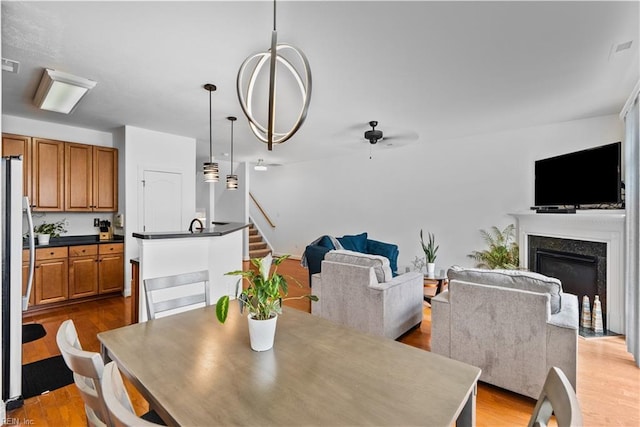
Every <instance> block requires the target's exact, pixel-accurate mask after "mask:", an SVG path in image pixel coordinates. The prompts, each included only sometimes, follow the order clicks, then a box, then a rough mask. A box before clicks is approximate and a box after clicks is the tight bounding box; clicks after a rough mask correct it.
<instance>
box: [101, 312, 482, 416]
mask: <svg viewBox="0 0 640 427" xmlns="http://www.w3.org/2000/svg"><path fill="white" fill-rule="evenodd" d="M247 323H248V322H247V319H246V312H245V315H241V314H240V313H239V310H238V307H237V304H234V303H233V302H232V304H231V307H230V312H229V317H228V319H227V321H226V323H225V324H224V325H222V324H220V323H218V321H217V319H216V316H215V306H209V307H205V308H199V309H195V310H191V311H188V312H184V313H179V314H175V315H172V316H168V317H164V318H160V319H156V320H151V321H148V322H145V323H138V324H133V325H130V326H125V327H123V328H119V329H115V330H111V331H107V332H102V333H100V334H98V339H99V340H100V342H101V345H102V347H103V354H105V355H107V356H108V358H110V359H112V360H115V361H116V363H117V364H118V367H119V368H120V370H121V371H122V372H123V374H124V375H125V376H126V377H128V378H129V380H131V381H132V382H133V384H134V385H135V386H136V387H137V388H138V389H139V390H140V392H141V393H142V395H143V396H144V397H145V398H146V399H147V400H148V401H149V402H150V405H151V407H153V408H154V409H156V411H157V412H158V413H159V414H160V415H161V417H163V419H164V420H165V421H166V422H167V423H168V424H170V425H182V426H208V425H260V426H263V425H332V426H333V425H394V426H397V425H428V426H450V425H451V424H452V423H454V422H455V421H456V419H457V418H458V416H459V415H460V413H461V411H462V409H463V407H464V406H465V404H466V403H467V401H468V399H469V396H471V395H472V394H473V399H474V400H473V402H475V394H474V393H475V387H476V383H477V380H478V378H479V376H480V369H478V368H476V367H473V366H470V365H467V364H465V363H462V362H458V361H455V360H452V359H448V358H445V357H442V356H440V355H436V354H433V353H430V352H427V351H424V350H421V349H417V348H414V347H411V346H408V345H405V344H402V343H399V342H396V341H393V340H391V339H388V338H383V337H376V336H372V335H367V334H364V333H361V332H358V331H355V330H353V329H349V328H346V327H343V326H339V325H337V324H334V323H332V322H330V321H328V320H325V319H321V318H319V317H317V316H313V315H311V314H309V313H304V312H301V311H298V310H295V309H288V308H286V307H285V308H284V312H283V314H282V315H280V316H279V317H278V324H277V330H276V337H275V343H274V347H273V348H272V349H271V350H268V351H264V352H256V351H253V350H251V348H250V344H249V334H248V325H247ZM474 410H475V407H474Z"/></svg>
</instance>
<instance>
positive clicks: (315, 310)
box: [311, 273, 322, 316]
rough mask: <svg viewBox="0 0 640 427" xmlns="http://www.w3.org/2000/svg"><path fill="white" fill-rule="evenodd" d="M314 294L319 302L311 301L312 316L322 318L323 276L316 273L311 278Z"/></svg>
mask: <svg viewBox="0 0 640 427" xmlns="http://www.w3.org/2000/svg"><path fill="white" fill-rule="evenodd" d="M311 284H312V288H313V292H312V293H313V294H314V295H315V296H317V297H318V301H311V314H315V315H316V316H320V315H321V313H322V276H321V275H320V273H315V274H313V275H312V276H311Z"/></svg>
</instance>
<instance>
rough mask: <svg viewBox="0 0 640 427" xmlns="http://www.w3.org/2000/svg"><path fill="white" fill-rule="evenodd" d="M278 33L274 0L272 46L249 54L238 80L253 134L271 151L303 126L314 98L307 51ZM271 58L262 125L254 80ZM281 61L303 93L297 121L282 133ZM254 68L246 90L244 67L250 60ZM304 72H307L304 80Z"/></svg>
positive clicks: (241, 98)
mask: <svg viewBox="0 0 640 427" xmlns="http://www.w3.org/2000/svg"><path fill="white" fill-rule="evenodd" d="M277 39H278V34H277V31H276V1H275V0H273V31H272V32H271V48H270V49H269V50H268V51H267V52H259V53H256V54H253V55H251V56H249V57H248V58H247V59H245V60H244V62H243V63H242V65H241V66H240V70H239V71H238V78H237V82H236V86H237V91H238V100H239V101H240V107H242V111H243V112H244V115H245V116H247V119H249V127H250V128H251V131H252V132H253V134H254V135H255V136H256V137H257V138H258V139H259V140H260V141H262V142H264V143H266V144H267V148H268V150H269V151H271V150H272V149H273V144H282V143H283V142H285V141H287V140H288V139H289V138H291V137H292V136H293V135H294V134H295V133H296V132H297V131H298V129H300V126H302V123H304V120H305V119H306V117H307V111H308V110H309V102H310V101H311V70H310V68H309V61H308V60H307V57H306V56H305V54H304V53H303V52H302V51H301V50H300V49H298V48H296V47H294V46H292V45H290V44H286V43H280V44H279V43H278V40H277ZM284 52H293V54H294V55H293V58H297V61H299V64H296V65H301V66H302V73H300V72H298V70H297V69H296V67H295V65H294V64H293V63H292V62H291V61H290V60H289V59H288V58H286V57H285V56H283V53H284ZM267 61H269V111H268V116H267V125H266V126H262V125H261V124H260V123H258V121H257V120H256V119H255V118H254V116H253V107H252V101H253V95H254V93H253V92H254V90H255V83H256V80H257V77H258V74H259V73H260V71H261V70H262V67H263V66H264V65H265V64H266V62H267ZM278 62H280V63H281V64H282V65H284V67H285V68H286V69H287V70H288V71H289V72H290V73H291V74H292V76H293V79H294V80H295V81H296V83H297V85H298V88H299V89H300V95H301V97H302V108H301V110H300V112H299V114H298V117H297V119H296V121H295V122H294V124H293V126H292V127H291V129H290V130H289V131H287V132H285V133H279V132H276V131H275V128H276V71H277V68H276V66H277V63H278ZM254 63H255V66H254V67H253V71H252V72H251V74H250V76H249V79H248V83H247V85H246V90H245V89H244V83H245V78H244V74H245V70H246V69H247V67H249V65H250V64H254ZM301 74H304V81H303V80H302V77H301Z"/></svg>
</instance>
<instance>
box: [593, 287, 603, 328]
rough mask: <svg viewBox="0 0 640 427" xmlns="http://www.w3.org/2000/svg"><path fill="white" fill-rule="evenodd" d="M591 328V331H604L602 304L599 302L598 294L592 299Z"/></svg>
mask: <svg viewBox="0 0 640 427" xmlns="http://www.w3.org/2000/svg"><path fill="white" fill-rule="evenodd" d="M591 329H593V332H604V327H603V325H602V305H601V303H600V297H599V296H598V295H596V296H595V297H594V299H593V314H592V318H591Z"/></svg>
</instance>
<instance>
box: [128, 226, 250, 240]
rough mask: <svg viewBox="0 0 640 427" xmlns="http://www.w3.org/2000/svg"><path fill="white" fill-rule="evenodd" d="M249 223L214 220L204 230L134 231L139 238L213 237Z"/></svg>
mask: <svg viewBox="0 0 640 427" xmlns="http://www.w3.org/2000/svg"><path fill="white" fill-rule="evenodd" d="M248 226H249V224H245V223H242V222H214V223H213V225H212V226H211V227H209V228H208V229H207V228H205V229H203V230H202V231H194V232H193V233H192V232H190V231H188V230H187V231H159V232H154V233H133V237H136V238H138V239H155V240H158V239H182V238H185V237H212V236H224V235H225V234H229V233H233V232H234V231H238V230H242V229H243V228H246V227H248Z"/></svg>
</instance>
